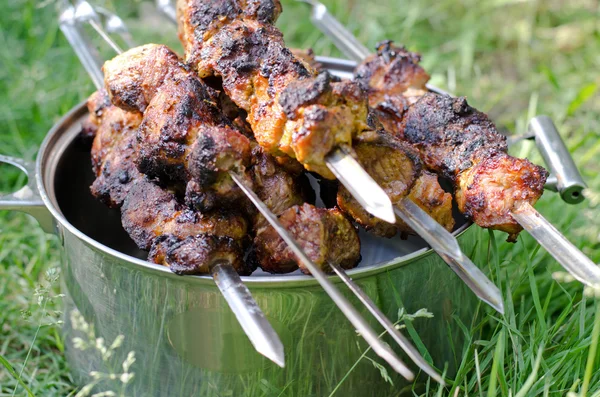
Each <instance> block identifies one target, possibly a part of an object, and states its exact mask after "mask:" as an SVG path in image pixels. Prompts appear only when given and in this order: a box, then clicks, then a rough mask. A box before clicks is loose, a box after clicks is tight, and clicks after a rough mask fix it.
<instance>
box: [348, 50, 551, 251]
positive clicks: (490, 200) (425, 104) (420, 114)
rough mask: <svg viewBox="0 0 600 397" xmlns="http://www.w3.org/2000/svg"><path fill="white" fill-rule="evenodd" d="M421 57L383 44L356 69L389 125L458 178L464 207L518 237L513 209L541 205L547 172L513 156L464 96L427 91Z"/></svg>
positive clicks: (438, 168) (430, 164)
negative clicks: (520, 204) (525, 203)
mask: <svg viewBox="0 0 600 397" xmlns="http://www.w3.org/2000/svg"><path fill="white" fill-rule="evenodd" d="M419 60H420V57H419V56H418V55H416V54H414V53H411V52H408V51H407V50H406V49H405V48H403V47H397V46H394V45H392V43H391V42H383V43H382V44H381V45H379V46H378V51H377V54H376V55H373V56H371V57H369V58H368V59H367V60H365V62H363V63H362V64H361V65H359V66H358V67H357V69H356V72H355V77H356V79H357V80H358V81H359V82H360V84H361V86H362V87H363V88H365V89H366V90H367V91H368V93H369V104H370V106H371V107H372V108H373V109H374V113H375V114H376V115H377V118H378V120H380V122H381V123H382V124H383V125H384V126H385V128H386V130H387V131H389V132H391V133H393V134H394V135H395V136H396V137H398V138H400V139H402V140H404V141H406V142H408V143H410V144H411V145H413V146H414V147H415V148H417V149H418V150H419V152H420V154H421V156H420V157H421V159H422V160H423V163H424V164H425V166H426V167H427V168H428V169H430V170H432V171H434V172H435V173H437V174H438V175H441V176H443V177H444V178H447V179H449V180H450V181H452V182H453V184H454V188H455V197H456V200H457V203H458V208H459V209H460V211H461V212H462V213H464V214H465V215H467V216H468V217H469V218H471V219H472V220H473V221H474V222H475V223H477V224H478V225H479V226H481V227H486V228H492V229H498V230H502V231H505V232H506V233H508V234H509V241H514V240H515V239H516V236H517V234H518V233H519V232H520V231H521V226H519V225H518V224H517V222H516V221H515V220H514V219H513V218H512V216H511V215H510V211H511V210H512V209H513V208H515V206H516V205H518V204H519V203H520V202H522V201H526V202H528V203H530V204H532V205H533V204H535V202H536V201H537V200H538V199H539V197H540V196H541V195H542V193H543V186H544V183H545V181H546V178H547V176H548V173H547V171H546V170H544V169H543V168H542V167H539V166H537V165H534V164H532V163H531V162H530V161H528V160H527V159H519V158H515V157H511V156H509V155H508V154H507V153H506V152H507V145H506V138H505V137H504V136H502V135H501V134H499V133H498V131H497V130H496V127H495V126H494V124H493V123H492V122H491V121H490V120H489V119H488V117H487V116H486V115H485V114H484V113H481V112H479V111H477V110H476V109H474V108H472V107H471V106H469V104H468V103H467V100H466V99H465V98H451V97H449V96H445V95H437V94H434V93H429V92H427V89H426V87H425V84H426V83H427V80H428V79H429V76H428V75H427V73H426V72H425V71H424V70H423V69H422V68H421V67H420V66H419V64H418V63H419Z"/></svg>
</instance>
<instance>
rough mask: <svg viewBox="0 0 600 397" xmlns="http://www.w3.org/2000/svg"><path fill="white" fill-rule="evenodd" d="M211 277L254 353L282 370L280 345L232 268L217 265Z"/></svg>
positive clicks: (282, 357) (282, 359)
mask: <svg viewBox="0 0 600 397" xmlns="http://www.w3.org/2000/svg"><path fill="white" fill-rule="evenodd" d="M212 276H213V279H214V280H215V284H216V285H217V287H218V288H219V290H220V291H221V294H223V297H224V298H225V300H226V301H227V304H228V305H229V307H230V308H231V311H232V312H233V314H234V315H235V318H236V319H237V320H238V322H239V323H240V325H241V326H242V329H243V330H244V332H245V333H246V335H247V336H248V338H249V339H250V342H252V345H253V346H254V348H255V349H256V351H258V352H259V353H260V354H262V355H264V356H265V357H267V358H268V359H270V360H271V361H273V362H274V363H275V364H277V365H279V366H280V367H282V368H283V367H284V366H285V359H284V353H283V344H282V343H281V340H280V339H279V336H278V335H277V332H275V330H274V329H273V327H272V326H271V324H270V323H269V320H267V318H266V317H265V315H264V314H263V312H262V310H260V307H259V306H258V304H257V303H256V301H255V300H254V298H253V297H252V294H250V290H249V289H248V287H246V285H245V284H244V283H243V282H242V279H241V278H240V276H239V275H238V273H237V272H236V271H235V269H234V268H233V266H231V265H230V264H228V263H218V264H216V265H215V266H213V268H212Z"/></svg>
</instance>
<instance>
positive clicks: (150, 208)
mask: <svg viewBox="0 0 600 397" xmlns="http://www.w3.org/2000/svg"><path fill="white" fill-rule="evenodd" d="M107 98H108V95H107V94H106V93H104V92H99V93H95V94H93V95H92V96H91V97H90V100H89V101H88V108H89V109H90V116H89V119H88V124H89V125H93V126H95V128H96V129H97V134H96V137H95V140H94V142H93V147H92V165H93V169H94V172H95V173H96V176H97V177H96V180H95V181H94V184H93V185H92V188H91V190H92V193H93V194H94V195H95V196H96V197H97V198H99V199H100V200H102V201H103V202H105V203H106V204H107V205H109V206H111V207H121V206H122V208H121V216H122V223H123V226H124V228H125V230H126V231H127V232H128V233H129V235H130V236H131V238H132V239H133V240H134V242H135V243H136V244H137V245H138V247H140V248H141V249H144V250H148V249H150V250H151V253H150V257H149V259H148V260H150V261H153V262H155V263H158V264H163V265H166V266H169V267H171V270H173V272H175V273H178V274H200V273H207V272H209V270H210V267H211V266H212V265H214V264H215V263H217V262H218V261H227V262H228V263H230V264H231V265H233V266H234V268H236V270H238V272H240V274H249V273H250V272H251V271H252V270H253V269H252V268H251V267H248V266H246V264H245V262H244V260H243V257H244V252H243V247H244V245H245V242H246V241H247V222H246V220H245V219H244V218H243V217H241V216H239V215H236V214H235V213H232V212H229V213H227V214H221V213H213V214H208V215H202V214H200V213H199V212H195V211H192V210H190V209H189V208H188V207H186V206H185V205H182V204H181V203H179V201H178V199H177V197H176V196H175V195H174V194H173V193H171V192H169V191H167V190H166V189H163V188H162V187H160V186H158V185H156V184H155V183H153V182H151V181H150V180H148V179H147V178H146V177H145V176H144V175H142V174H141V173H140V172H139V171H138V170H137V166H136V164H135V161H134V159H135V158H136V157H137V155H138V151H137V149H136V144H137V139H136V129H137V126H138V125H139V124H140V121H141V118H142V116H141V114H139V113H131V112H126V111H124V110H122V109H120V108H118V107H116V106H114V105H111V104H110V102H108V103H107V101H106V99H107Z"/></svg>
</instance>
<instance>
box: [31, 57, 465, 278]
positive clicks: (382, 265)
mask: <svg viewBox="0 0 600 397" xmlns="http://www.w3.org/2000/svg"><path fill="white" fill-rule="evenodd" d="M316 59H317V61H318V62H321V63H322V64H324V65H331V66H332V67H336V68H338V69H341V71H342V72H346V73H347V72H349V71H351V70H352V69H353V68H354V66H355V65H356V64H355V63H354V62H352V61H349V60H344V59H338V58H329V57H316ZM428 88H430V89H431V90H432V91H437V92H438V93H443V94H446V93H445V92H444V91H442V90H440V89H438V88H437V87H433V86H431V87H429V86H428ZM86 105H87V100H86V101H83V102H81V103H79V104H78V105H76V106H75V107H73V108H72V109H71V110H69V112H67V114H65V115H64V116H63V117H61V119H60V120H59V121H58V122H57V123H55V124H54V125H53V126H52V128H51V129H50V130H49V131H48V133H47V134H46V137H45V138H44V140H43V141H42V144H41V145H40V148H39V150H38V153H37V158H36V163H35V180H36V184H37V188H38V190H39V194H40V196H41V198H42V201H43V203H44V205H45V207H46V209H47V210H48V211H49V212H50V213H51V214H52V217H53V218H54V220H55V222H56V224H57V228H58V233H59V235H60V236H61V237H62V235H63V233H64V230H63V229H66V230H67V231H68V232H69V233H71V234H72V235H74V236H75V237H77V238H78V239H80V240H82V241H83V242H85V243H86V244H87V245H88V246H90V247H93V248H94V249H96V250H98V251H100V252H103V253H105V254H107V255H110V256H113V257H115V258H117V259H119V260H120V262H121V263H122V264H126V265H128V266H136V267H139V268H140V269H143V270H146V271H150V272H160V273H163V275H171V276H173V277H177V278H178V279H179V280H182V279H187V280H189V281H192V280H198V281H200V280H203V281H210V282H211V283H212V282H213V280H212V277H211V276H210V275H194V276H189V275H188V276H185V277H183V278H182V277H180V276H177V275H175V274H173V273H172V272H171V271H170V270H169V269H168V268H167V267H165V266H161V265H158V264H155V263H151V262H148V261H146V260H143V259H138V258H135V257H133V256H130V255H127V254H124V253H122V252H120V251H117V250H115V249H113V248H110V247H108V246H106V245H104V244H102V243H100V242H98V241H96V240H94V239H93V238H91V237H89V236H87V235H86V234H84V233H83V232H81V231H80V230H79V229H77V228H76V227H75V226H73V225H72V224H71V223H70V222H69V221H68V220H67V219H66V218H65V216H64V215H63V214H62V212H61V210H60V208H59V207H58V203H57V202H56V197H54V192H53V191H54V188H53V187H52V188H51V189H50V191H51V192H52V195H53V197H50V194H49V193H48V190H47V189H46V183H45V179H46V176H47V175H46V172H48V171H52V166H53V167H54V170H55V169H56V164H57V162H58V161H59V160H60V158H61V157H62V155H63V153H64V151H65V149H66V147H67V146H68V145H69V144H70V143H71V142H72V141H73V139H74V138H75V136H76V134H73V133H72V134H69V135H73V136H66V135H67V134H64V132H63V131H64V130H65V128H66V127H65V126H67V125H69V124H73V123H74V122H78V121H79V120H80V119H81V116H82V115H83V114H84V113H87V106H86ZM61 132H63V133H62V134H61ZM61 140H62V142H61ZM61 143H62V145H61ZM51 176H52V177H53V176H54V175H53V174H52V175H51ZM48 182H51V183H53V182H54V178H52V179H51V180H50V181H48ZM472 226H473V223H472V222H470V221H467V222H466V223H465V224H464V225H462V226H461V227H459V228H458V229H457V230H455V231H453V232H452V234H453V235H454V236H455V237H457V238H458V237H460V236H461V235H462V234H463V233H465V232H466V231H467V230H468V229H469V228H470V227H472ZM395 238H398V237H395ZM432 254H434V251H433V250H432V249H431V248H429V247H424V248H420V249H418V250H416V251H414V252H411V253H409V254H406V255H402V256H399V257H397V258H394V259H392V260H389V261H384V262H379V263H375V264H371V265H367V266H363V267H357V268H354V269H350V270H347V271H346V272H347V274H348V275H349V276H351V277H352V278H353V279H359V278H363V277H367V276H371V275H375V274H379V273H383V272H385V271H388V270H393V269H396V268H398V267H401V266H406V265H409V264H411V263H413V262H415V261H417V260H418V259H422V258H424V257H426V256H428V255H432ZM330 278H331V279H333V280H339V277H338V276H335V275H331V276H330ZM241 279H242V281H243V282H244V283H246V284H247V285H249V286H261V287H268V286H275V285H274V284H275V283H286V284H294V286H310V285H316V284H318V283H317V281H316V280H315V279H314V278H313V277H312V276H308V275H269V276H242V277H241ZM290 286H292V285H290Z"/></svg>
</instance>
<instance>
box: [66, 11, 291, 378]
mask: <svg viewBox="0 0 600 397" xmlns="http://www.w3.org/2000/svg"><path fill="white" fill-rule="evenodd" d="M86 3H87V2H80V3H78V4H80V5H81V4H83V7H84V8H83V10H84V11H85V12H86V13H89V12H90V10H91V12H94V10H93V8H91V6H90V8H87V6H86ZM87 5H88V6H89V3H88V4H87ZM76 15H77V9H76V8H74V7H72V6H71V5H68V6H67V7H63V11H62V13H61V15H60V19H59V22H60V28H61V30H62V31H63V32H64V34H65V36H66V37H67V40H68V41H69V43H70V44H71V45H72V47H73V49H74V50H75V52H76V53H77V56H78V57H79V59H80V60H81V63H82V64H84V65H85V66H86V70H88V65H95V64H98V60H99V58H98V57H97V56H96V54H95V53H93V52H91V50H90V49H91V48H92V47H88V46H87V45H86V42H85V41H84V39H83V37H85V36H83V35H82V34H81V30H80V27H79V26H78V22H81V20H79V19H77V17H76ZM78 15H80V16H81V15H84V14H82V13H81V12H80V13H79V14H78ZM88 21H89V22H92V21H93V22H97V21H96V20H95V19H93V18H92V19H89V20H88ZM97 27H98V28H99V30H100V31H102V34H101V36H102V37H103V38H104V39H105V40H106V41H107V42H108V43H109V44H110V45H111V47H113V48H118V46H117V45H116V44H115V43H114V42H113V41H112V39H111V38H110V37H109V36H108V34H106V33H105V32H104V30H103V28H102V27H101V26H100V25H99V24H97ZM95 29H96V28H95ZM96 30H98V29H96ZM118 52H119V53H120V50H119V51H118ZM99 76H100V80H98V77H99ZM90 77H92V80H93V81H94V84H95V85H96V88H97V89H99V90H100V89H102V88H103V87H104V78H103V75H102V71H101V70H100V69H96V70H92V71H91V73H90ZM211 273H212V276H213V279H214V281H215V284H216V285H217V287H218V288H219V290H220V291H221V293H222V294H223V297H224V298H225V300H226V301H227V304H228V305H229V307H230V308H231V310H232V312H233V313H234V315H235V317H236V319H237V320H238V322H239V323H240V325H241V327H242V329H243V330H244V332H245V333H246V335H247V336H248V338H249V339H250V342H251V343H252V345H253V346H254V348H255V349H256V351H258V352H259V353H260V354H262V355H264V356H265V357H267V358H268V359H270V360H271V361H273V362H274V363H275V364H277V365H279V366H280V367H284V366H285V355H284V350H283V344H282V343H281V340H280V339H279V336H278V335H277V333H276V332H275V330H274V329H273V327H272V326H271V324H270V323H269V321H268V320H267V318H266V317H265V315H264V313H263V312H262V310H261V309H260V307H259V306H258V304H257V303H256V301H255V300H254V298H253V297H252V294H251V293H250V291H249V290H248V287H246V285H244V283H243V282H242V280H241V278H240V276H239V275H238V273H237V272H236V271H235V269H234V268H233V266H231V265H230V264H229V263H224V262H219V263H216V264H214V265H213V267H212V269H211Z"/></svg>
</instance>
